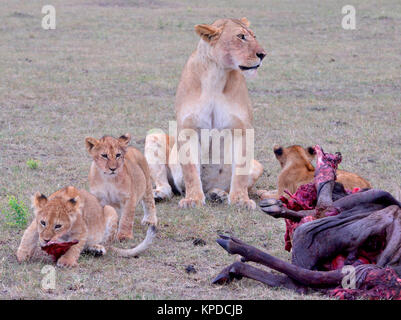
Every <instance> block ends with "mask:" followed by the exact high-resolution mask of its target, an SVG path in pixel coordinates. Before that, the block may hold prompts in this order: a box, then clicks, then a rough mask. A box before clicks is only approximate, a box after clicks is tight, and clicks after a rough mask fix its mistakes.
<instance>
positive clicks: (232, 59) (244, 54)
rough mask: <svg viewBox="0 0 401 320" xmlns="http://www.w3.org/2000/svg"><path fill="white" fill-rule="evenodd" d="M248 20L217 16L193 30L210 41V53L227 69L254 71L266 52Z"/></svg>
mask: <svg viewBox="0 0 401 320" xmlns="http://www.w3.org/2000/svg"><path fill="white" fill-rule="evenodd" d="M249 25H250V23H249V21H248V19H246V18H242V19H239V20H238V19H219V20H217V21H215V22H214V23H213V24H211V25H207V24H200V25H197V26H195V31H196V32H197V33H198V34H199V36H201V38H202V39H203V40H204V41H205V42H207V43H208V44H209V48H208V49H209V50H210V51H209V54H208V56H211V57H212V58H214V59H215V60H217V61H216V62H217V63H218V64H219V65H222V66H223V67H224V68H226V69H232V70H241V71H244V72H246V71H249V72H255V71H256V69H257V68H259V66H260V65H261V63H262V60H263V58H264V57H265V56H266V52H265V51H264V50H263V48H262V47H261V46H260V44H259V43H258V42H257V41H256V38H255V35H254V33H253V32H252V30H250V29H249Z"/></svg>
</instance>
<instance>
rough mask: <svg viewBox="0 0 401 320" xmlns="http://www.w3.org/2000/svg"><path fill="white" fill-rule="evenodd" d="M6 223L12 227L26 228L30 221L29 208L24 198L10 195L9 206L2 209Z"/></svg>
mask: <svg viewBox="0 0 401 320" xmlns="http://www.w3.org/2000/svg"><path fill="white" fill-rule="evenodd" d="M2 215H3V216H4V218H5V223H6V224H7V225H8V226H11V227H18V228H24V227H26V224H27V222H28V217H29V213H28V208H27V207H26V205H25V204H24V202H23V201H22V200H18V199H17V198H16V197H15V196H9V197H8V206H7V207H6V208H5V209H3V210H2Z"/></svg>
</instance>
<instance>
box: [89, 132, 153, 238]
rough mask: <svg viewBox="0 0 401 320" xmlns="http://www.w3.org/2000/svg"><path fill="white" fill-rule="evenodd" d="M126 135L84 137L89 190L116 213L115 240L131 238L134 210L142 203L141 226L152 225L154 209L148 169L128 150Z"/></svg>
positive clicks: (138, 156)
mask: <svg viewBox="0 0 401 320" xmlns="http://www.w3.org/2000/svg"><path fill="white" fill-rule="evenodd" d="M130 140H131V136H130V135H129V134H125V135H123V136H121V137H120V138H118V139H115V138H113V137H109V136H105V137H103V138H101V139H100V140H97V139H95V138H86V140H85V143H86V148H87V150H88V152H89V154H90V155H91V156H92V158H93V161H92V165H91V168H90V172H89V185H90V191H91V193H92V194H94V195H95V196H96V197H97V198H98V200H99V202H100V204H101V205H102V206H105V205H110V206H112V207H114V209H116V210H117V212H119V213H120V223H119V228H118V233H117V238H118V240H120V241H122V240H124V239H132V238H133V232H132V227H133V223H134V214H135V208H136V207H137V205H138V203H139V202H142V206H143V210H144V217H143V219H142V224H147V225H150V226H156V224H157V217H156V207H155V201H154V199H153V193H152V183H151V180H150V175H149V167H148V163H147V162H146V159H145V157H144V156H143V155H142V153H141V152H140V151H139V150H137V149H135V148H134V147H129V146H128V144H129V142H130Z"/></svg>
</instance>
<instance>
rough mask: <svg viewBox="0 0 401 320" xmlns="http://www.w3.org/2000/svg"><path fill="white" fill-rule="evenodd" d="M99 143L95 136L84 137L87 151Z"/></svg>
mask: <svg viewBox="0 0 401 320" xmlns="http://www.w3.org/2000/svg"><path fill="white" fill-rule="evenodd" d="M98 143H99V140H97V139H95V138H90V137H88V138H86V139H85V146H86V150H88V152H89V153H91V151H92V149H93V148H94V147H96V145H97V144H98Z"/></svg>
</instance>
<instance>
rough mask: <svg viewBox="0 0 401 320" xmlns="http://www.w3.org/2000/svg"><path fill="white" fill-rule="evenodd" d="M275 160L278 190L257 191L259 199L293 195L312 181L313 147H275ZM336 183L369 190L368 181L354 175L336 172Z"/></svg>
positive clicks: (348, 187) (314, 153)
mask: <svg viewBox="0 0 401 320" xmlns="http://www.w3.org/2000/svg"><path fill="white" fill-rule="evenodd" d="M273 151H274V154H275V156H276V158H277V160H278V161H279V162H280V166H281V172H280V174H279V176H278V180H277V188H278V190H274V191H266V190H259V191H258V194H259V196H260V197H261V198H263V199H266V198H277V199H278V198H279V197H280V196H282V195H284V191H285V190H288V191H289V192H290V193H295V192H296V191H297V189H298V187H300V186H301V185H303V184H307V183H309V182H312V181H313V177H314V175H315V167H314V166H313V165H312V163H311V161H312V160H313V159H314V158H315V156H316V152H315V149H314V148H313V147H308V148H303V147H301V146H299V145H293V146H289V147H287V148H284V147H281V146H275V147H274V148H273ZM336 181H337V182H340V183H342V184H343V185H344V188H345V189H348V190H352V189H354V188H361V189H364V188H371V187H372V186H371V185H370V183H369V182H368V181H366V180H365V179H363V178H362V177H360V176H358V175H357V174H355V173H352V172H348V171H344V170H337V180H336Z"/></svg>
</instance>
